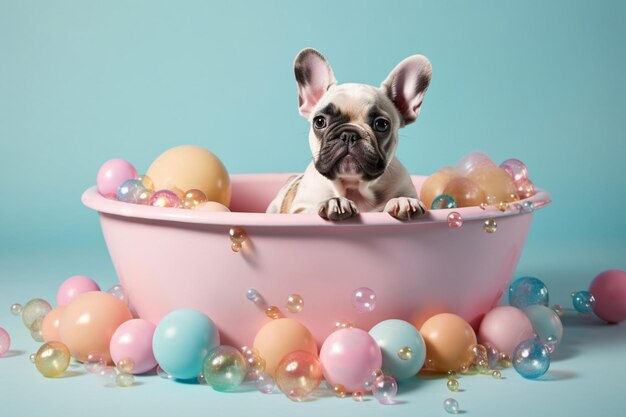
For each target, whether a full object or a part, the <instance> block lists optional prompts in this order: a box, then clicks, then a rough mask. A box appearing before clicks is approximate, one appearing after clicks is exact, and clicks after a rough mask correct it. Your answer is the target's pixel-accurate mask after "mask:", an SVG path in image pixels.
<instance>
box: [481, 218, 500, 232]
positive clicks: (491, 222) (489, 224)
mask: <svg viewBox="0 0 626 417" xmlns="http://www.w3.org/2000/svg"><path fill="white" fill-rule="evenodd" d="M483 229H484V230H485V232H487V233H495V232H496V230H498V223H497V222H496V221H495V219H487V220H485V222H484V223H483Z"/></svg>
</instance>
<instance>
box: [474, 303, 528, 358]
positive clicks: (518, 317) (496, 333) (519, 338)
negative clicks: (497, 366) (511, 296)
mask: <svg viewBox="0 0 626 417" xmlns="http://www.w3.org/2000/svg"><path fill="white" fill-rule="evenodd" d="M534 337H535V333H534V331H533V325H532V324H531V322H530V319H529V318H528V317H527V316H526V314H524V312H523V311H522V310H520V309H519V308H515V307H511V306H500V307H496V308H494V309H493V310H491V311H490V312H489V313H487V314H486V315H485V317H484V318H483V321H482V322H481V323H480V329H479V330H478V340H479V341H480V343H482V344H484V343H491V344H492V345H493V346H495V348H496V349H498V350H499V351H500V352H504V353H506V354H507V355H509V356H510V355H511V354H512V353H513V351H514V350H515V348H516V347H517V345H519V344H520V343H521V342H523V341H524V340H528V339H532V338H534Z"/></svg>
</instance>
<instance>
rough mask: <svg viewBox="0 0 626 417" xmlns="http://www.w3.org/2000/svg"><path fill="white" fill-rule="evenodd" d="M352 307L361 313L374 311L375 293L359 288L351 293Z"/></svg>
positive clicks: (366, 288) (365, 288)
mask: <svg viewBox="0 0 626 417" xmlns="http://www.w3.org/2000/svg"><path fill="white" fill-rule="evenodd" d="M352 306H353V307H354V308H356V309H357V310H358V311H360V312H362V313H368V312H372V311H374V309H375V308H376V293H375V292H374V290H372V289H371V288H368V287H361V288H357V289H356V290H354V292H353V293H352Z"/></svg>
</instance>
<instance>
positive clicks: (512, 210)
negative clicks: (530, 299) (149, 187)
mask: <svg viewBox="0 0 626 417" xmlns="http://www.w3.org/2000/svg"><path fill="white" fill-rule="evenodd" d="M291 175H294V174H293V173H287V174H270V173H260V174H232V175H231V176H230V177H231V182H233V183H236V182H238V181H245V180H251V179H253V178H255V177H257V178H258V177H259V176H263V177H264V179H266V180H267V179H268V178H271V177H275V178H279V177H280V178H282V177H283V176H284V178H285V179H287V178H288V177H289V176H291ZM411 177H412V179H413V180H414V182H415V180H417V179H419V178H426V177H427V176H420V175H412V176H411ZM81 201H82V203H83V204H84V205H85V206H86V207H88V208H90V209H92V210H95V211H98V212H99V213H106V214H111V215H116V216H122V217H128V218H140V219H148V220H161V221H168V222H181V223H192V224H206V225H221V226H234V225H237V226H255V227H338V226H344V227H355V226H360V225H368V226H402V225H406V224H433V223H447V221H448V214H449V213H451V212H453V211H456V212H458V213H460V214H461V216H462V217H463V221H464V222H465V221H473V220H485V219H497V218H500V217H508V216H515V215H522V214H527V213H524V212H523V211H521V210H519V209H518V208H516V207H515V205H516V204H521V203H523V202H525V201H530V202H532V203H533V205H534V208H535V209H540V208H543V207H545V206H547V205H548V204H550V203H551V202H552V199H551V197H550V194H549V193H548V192H546V191H544V190H541V189H538V188H537V189H536V194H535V195H533V196H532V197H529V198H526V199H523V200H519V201H516V202H514V203H511V204H510V205H509V207H508V208H507V210H505V211H500V210H498V209H497V208H495V207H488V208H487V209H485V210H483V209H481V208H480V207H462V208H454V209H441V210H429V211H428V212H427V213H426V214H425V215H424V216H421V217H419V218H417V219H412V220H409V221H400V220H397V219H395V218H393V217H391V216H390V215H389V214H387V213H382V212H376V213H360V214H359V216H357V217H356V218H353V219H348V220H344V221H341V222H330V221H327V220H324V219H322V218H321V217H319V215H317V214H280V213H271V214H268V213H256V212H207V211H194V210H188V209H182V208H181V209H177V208H160V207H152V206H146V205H139V204H130V203H125V202H121V201H117V200H112V199H109V198H106V197H104V196H102V195H100V193H98V191H97V187H96V186H92V187H90V188H88V189H87V190H85V192H83V194H82V197H81Z"/></svg>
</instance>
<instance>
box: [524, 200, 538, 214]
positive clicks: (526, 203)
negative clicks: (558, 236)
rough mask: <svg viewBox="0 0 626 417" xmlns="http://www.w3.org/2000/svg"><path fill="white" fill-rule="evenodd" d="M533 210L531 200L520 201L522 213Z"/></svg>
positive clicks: (533, 205)
mask: <svg viewBox="0 0 626 417" xmlns="http://www.w3.org/2000/svg"><path fill="white" fill-rule="evenodd" d="M534 211H535V203H533V202H532V201H524V202H523V203H522V212H523V213H532V212H534Z"/></svg>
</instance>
